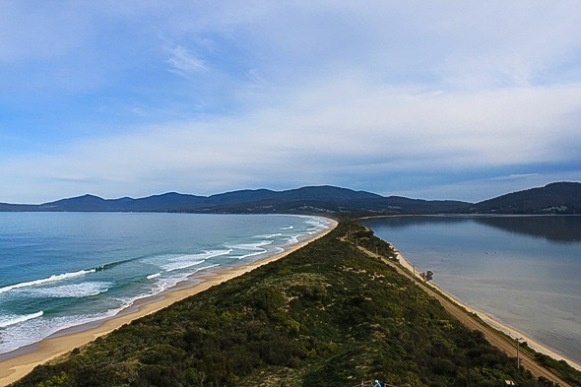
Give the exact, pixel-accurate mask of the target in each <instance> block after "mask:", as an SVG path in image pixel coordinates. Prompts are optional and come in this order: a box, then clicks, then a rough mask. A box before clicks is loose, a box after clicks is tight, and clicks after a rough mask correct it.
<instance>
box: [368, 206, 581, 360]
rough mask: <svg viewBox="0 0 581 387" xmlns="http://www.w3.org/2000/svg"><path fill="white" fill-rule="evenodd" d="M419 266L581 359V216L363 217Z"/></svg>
mask: <svg viewBox="0 0 581 387" xmlns="http://www.w3.org/2000/svg"><path fill="white" fill-rule="evenodd" d="M364 223H365V224H366V225H367V226H368V227H370V228H371V229H372V230H373V231H374V232H375V234H376V235H377V236H378V237H380V238H381V239H383V240H386V241H388V242H390V243H393V244H394V245H395V247H396V248H397V249H398V250H399V251H400V252H401V253H402V254H403V255H404V256H405V257H406V259H407V260H408V261H409V262H410V263H411V264H413V265H414V266H416V268H417V270H418V271H424V272H425V271H427V270H431V271H433V272H434V282H435V283H436V284H438V286H440V287H441V288H442V289H444V290H445V291H447V292H449V293H450V294H452V295H453V296H455V297H456V298H458V299H459V300H461V301H462V302H464V303H465V304H467V305H469V306H471V307H473V308H474V309H477V310H480V311H482V312H484V313H486V314H488V315H490V316H491V317H493V318H494V319H496V320H497V321H500V322H502V323H503V324H505V325H508V326H510V327H512V328H514V329H516V330H518V331H519V332H521V333H523V334H524V335H526V336H528V337H530V338H531V339H533V340H535V341H537V342H538V343H540V344H542V345H544V346H546V347H548V348H550V349H552V350H554V351H555V352H557V353H559V354H561V355H563V356H564V357H566V358H568V359H570V360H572V361H574V362H576V363H577V364H581V280H580V279H581V217H579V216H474V217H466V216H465V217H452V216H418V217H393V218H384V219H373V220H367V221H365V222H364Z"/></svg>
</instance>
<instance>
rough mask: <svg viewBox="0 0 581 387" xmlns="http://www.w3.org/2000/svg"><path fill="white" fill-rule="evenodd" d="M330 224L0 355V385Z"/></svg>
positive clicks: (293, 248) (244, 270) (243, 270)
mask: <svg viewBox="0 0 581 387" xmlns="http://www.w3.org/2000/svg"><path fill="white" fill-rule="evenodd" d="M329 221H330V222H331V223H330V225H329V228H327V229H326V230H323V231H322V232H320V233H319V234H316V235H313V236H312V237H311V238H309V239H307V240H305V241H302V242H300V243H297V244H295V245H292V246H290V247H289V248H288V249H287V250H285V251H283V252H281V253H279V254H276V255H273V256H271V257H268V258H265V259H263V260H260V261H256V262H252V263H250V264H249V265H244V266H237V267H233V268H225V269H217V270H216V271H215V272H213V273H206V274H205V275H204V276H203V277H201V278H200V276H196V279H192V280H188V281H184V282H182V283H180V284H178V285H176V286H175V287H173V288H171V289H168V290H167V291H165V292H163V293H161V294H159V295H156V296H152V297H149V298H144V299H141V300H138V301H136V302H135V303H134V304H133V305H132V306H131V307H129V308H127V309H126V310H124V311H122V312H120V313H119V314H117V315H116V316H114V317H111V318H108V319H104V320H102V321H100V322H98V323H90V324H87V325H83V326H79V327H74V328H69V329H66V330H63V331H61V332H58V333H56V334H54V335H52V336H50V337H48V338H46V339H44V340H42V341H40V342H39V343H37V344H34V345H31V346H28V347H25V348H21V349H19V350H17V351H14V352H13V353H12V354H5V355H2V357H0V359H2V358H3V359H4V360H0V386H6V385H9V384H10V383H14V382H15V381H17V380H18V379H20V378H22V377H24V376H25V375H26V374H28V373H29V372H30V371H32V369H33V368H34V367H36V366H37V365H41V364H44V363H46V362H48V361H51V360H53V359H55V358H58V357H59V356H63V355H66V354H67V353H68V352H70V351H72V350H73V349H75V348H78V347H81V346H83V345H86V344H88V343H89V342H91V341H93V340H95V339H96V338H98V337H101V336H104V335H107V334H108V333H110V332H112V331H114V330H116V329H118V328H120V327H121V326H123V325H125V324H128V323H130V322H131V321H133V320H136V319H138V318H140V317H143V316H146V315H149V314H151V313H155V312H157V311H159V310H160V309H163V308H166V307H168V306H170V305H172V304H173V303H175V302H177V301H180V300H183V299H185V298H187V297H190V296H193V295H195V294H198V293H200V292H203V291H204V290H207V289H209V288H211V287H212V286H215V285H218V284H221V283H223V282H225V281H228V280H230V279H232V278H235V277H238V276H241V275H243V274H245V273H248V272H250V271H252V270H254V269H256V268H258V267H260V266H263V265H266V264H268V263H270V262H273V261H276V260H278V259H280V258H283V257H285V256H287V255H288V254H290V253H292V252H294V251H296V250H298V249H300V248H301V247H303V246H305V245H307V244H308V243H310V242H312V241H313V240H316V239H318V238H320V237H322V236H324V235H326V234H327V233H328V232H330V231H331V230H332V229H334V228H335V227H336V226H337V222H336V221H334V220H331V219H329ZM12 355H14V356H12Z"/></svg>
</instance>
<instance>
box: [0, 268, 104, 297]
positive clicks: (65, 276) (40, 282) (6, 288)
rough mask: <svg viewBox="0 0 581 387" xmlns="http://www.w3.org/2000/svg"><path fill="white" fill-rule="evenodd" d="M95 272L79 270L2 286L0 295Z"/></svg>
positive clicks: (93, 270)
mask: <svg viewBox="0 0 581 387" xmlns="http://www.w3.org/2000/svg"><path fill="white" fill-rule="evenodd" d="M95 271H96V270H95V269H91V270H80V271H76V272H74V273H63V274H54V275H51V276H50V277H48V278H43V279H39V280H34V281H28V282H20V283H18V284H14V285H8V286H4V287H2V288H0V294H2V293H6V292H9V291H11V290H14V289H22V288H27V287H33V286H38V285H45V284H49V283H53V282H60V281H65V280H69V279H72V278H77V277H82V276H84V275H87V274H90V273H94V272H95Z"/></svg>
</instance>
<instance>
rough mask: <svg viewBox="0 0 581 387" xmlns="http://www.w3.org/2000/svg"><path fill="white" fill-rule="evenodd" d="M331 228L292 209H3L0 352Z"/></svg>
mask: <svg viewBox="0 0 581 387" xmlns="http://www.w3.org/2000/svg"><path fill="white" fill-rule="evenodd" d="M328 226H329V221H328V220H327V219H324V218H319V217H308V216H290V215H200V214H159V213H155V214H154V213H0V359H1V358H3V357H4V358H5V357H6V356H9V355H10V352H13V351H15V350H18V349H19V348H22V347H24V346H27V345H30V344H34V343H36V342H39V341H40V340H42V339H43V338H46V337H48V336H50V335H53V334H55V333H57V332H59V331H62V330H63V329H66V328H71V327H76V326H80V325H82V324H86V323H91V322H95V321H99V320H102V319H104V318H107V317H111V316H114V315H116V314H118V313H119V312H120V311H122V310H124V309H126V308H128V307H130V306H131V305H132V304H133V303H134V302H135V301H136V300H138V299H141V298H145V297H150V296H153V295H156V294H159V293H161V292H163V291H164V290H166V289H169V288H171V287H173V286H175V285H176V284H178V283H180V282H182V281H184V280H186V279H190V280H192V279H193V280H195V279H196V278H197V276H200V275H203V274H205V273H208V272H209V271H213V270H214V271H215V270H217V269H220V268H225V267H228V266H236V265H245V264H248V263H251V262H253V261H256V260H261V259H264V258H266V257H269V256H272V255H274V254H277V253H279V252H282V251H284V250H285V249H287V248H288V247H289V246H291V245H293V244H296V243H298V242H300V241H302V240H304V239H306V238H308V237H309V236H311V235H313V234H315V233H318V232H320V231H322V230H323V229H325V228H327V227H328Z"/></svg>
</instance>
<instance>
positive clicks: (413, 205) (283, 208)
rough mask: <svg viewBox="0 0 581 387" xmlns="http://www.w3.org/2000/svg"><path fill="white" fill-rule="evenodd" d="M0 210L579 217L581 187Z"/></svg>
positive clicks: (157, 199) (168, 198) (324, 189)
mask: <svg viewBox="0 0 581 387" xmlns="http://www.w3.org/2000/svg"><path fill="white" fill-rule="evenodd" d="M0 211H69V212H193V213H262V214H264V213H302V214H325V213H326V214H350V215H386V214H419V213H423V214H426V213H428V214H429V213H498V214H524V213H527V214H539V213H542V214H549V213H562V214H578V213H581V183H568V182H562V183H552V184H549V185H547V186H545V187H542V188H533V189H530V190H526V191H519V192H514V193H511V194H507V195H503V196H499V197H497V198H494V199H490V200H485V201H483V202H480V203H469V202H462V201H454V200H420V199H409V198H405V197H400V196H388V197H385V196H381V195H378V194H374V193H371V192H366V191H354V190H351V189H347V188H340V187H333V186H314V187H302V188H297V189H292V190H286V191H272V190H268V189H257V190H241V191H233V192H227V193H222V194H217V195H211V196H196V195H190V194H180V193H175V192H170V193H165V194H162V195H154V196H148V197H145V198H139V199H133V198H129V197H124V198H120V199H103V198H100V197H98V196H94V195H83V196H78V197H74V198H68V199H61V200H57V201H55V202H50V203H44V204H40V205H27V204H7V203H0Z"/></svg>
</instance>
